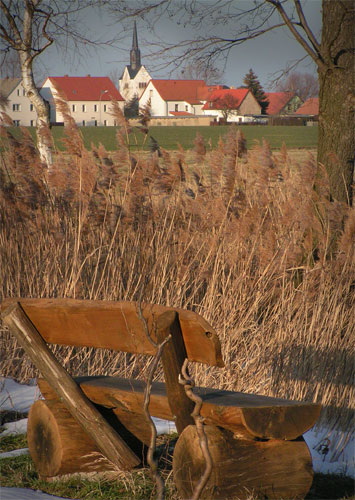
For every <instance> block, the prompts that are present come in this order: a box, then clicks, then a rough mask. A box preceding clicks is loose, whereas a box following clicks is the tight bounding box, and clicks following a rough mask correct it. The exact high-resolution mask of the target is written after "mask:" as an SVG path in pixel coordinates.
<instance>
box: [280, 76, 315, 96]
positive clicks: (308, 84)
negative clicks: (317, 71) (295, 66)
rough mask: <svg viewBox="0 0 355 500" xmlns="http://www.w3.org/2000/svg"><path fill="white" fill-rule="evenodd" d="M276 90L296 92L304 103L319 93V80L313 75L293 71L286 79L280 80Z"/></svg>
mask: <svg viewBox="0 0 355 500" xmlns="http://www.w3.org/2000/svg"><path fill="white" fill-rule="evenodd" d="M275 89H276V90H277V91H279V92H294V93H295V94H296V95H298V97H299V98H300V99H302V101H303V102H305V101H307V99H310V98H311V97H317V96H318V93H319V86H318V79H317V77H316V76H315V75H313V74H312V73H299V72H297V71H293V72H292V73H290V74H289V75H287V76H286V78H283V79H282V80H279V81H278V82H277V83H276V85H275Z"/></svg>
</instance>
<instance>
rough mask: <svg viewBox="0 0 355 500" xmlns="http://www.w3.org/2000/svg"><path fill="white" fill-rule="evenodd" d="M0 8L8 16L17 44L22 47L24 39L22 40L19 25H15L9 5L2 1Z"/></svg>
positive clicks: (0, 0)
mask: <svg viewBox="0 0 355 500" xmlns="http://www.w3.org/2000/svg"><path fill="white" fill-rule="evenodd" d="M0 8H1V10H2V11H3V13H4V14H5V16H6V19H7V22H8V23H9V26H10V27H11V29H12V30H13V32H14V34H15V38H16V44H17V45H21V44H22V38H21V33H20V30H19V29H18V27H17V24H16V23H15V20H14V18H13V16H12V15H11V13H10V10H9V9H8V7H7V5H6V4H5V2H4V1H3V0H0Z"/></svg>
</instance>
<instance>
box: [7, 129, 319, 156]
mask: <svg viewBox="0 0 355 500" xmlns="http://www.w3.org/2000/svg"><path fill="white" fill-rule="evenodd" d="M238 128H239V129H240V130H241V131H242V132H243V134H244V135H245V137H246V139H247V146H248V148H251V147H252V145H253V143H254V142H255V141H261V140H262V139H263V138H265V139H266V140H267V141H268V142H269V143H270V146H271V148H272V149H279V148H281V146H282V143H283V142H285V144H286V146H287V148H288V149H298V148H302V149H316V147H317V139H318V127H317V126H314V127H301V126H263V125H240V126H239V127H238ZM29 130H30V132H31V134H32V135H33V136H34V135H35V129H34V128H29ZM80 130H81V133H82V135H83V138H84V144H85V147H86V148H88V149H90V148H91V144H95V145H96V146H98V145H99V143H102V144H103V145H104V146H105V148H106V149H107V150H108V151H113V150H115V149H116V148H117V142H116V131H117V128H116V127H80ZM149 130H150V135H152V136H153V137H154V139H155V140H156V141H157V142H158V144H159V145H160V146H161V147H163V148H164V149H168V150H176V149H178V146H179V144H180V145H181V146H182V147H183V148H184V149H191V148H193V146H194V139H195V137H196V134H197V133H199V134H200V135H201V136H202V137H203V138H204V140H205V143H206V145H207V144H209V145H210V146H211V147H212V148H215V147H216V145H217V143H218V140H219V138H220V137H222V138H224V137H225V136H226V134H228V133H229V132H230V130H231V127H230V126H216V127H150V129H149ZM11 131H12V133H13V134H14V135H15V136H17V137H18V136H19V134H20V129H18V128H16V127H15V128H13V129H12V130H11ZM52 134H53V137H54V140H55V142H56V145H57V147H58V148H59V149H62V144H61V139H62V137H63V135H64V127H53V128H52ZM129 142H130V146H131V148H132V150H133V151H134V150H136V149H141V147H142V145H143V142H144V135H143V134H142V133H141V132H140V131H139V130H137V129H134V130H133V131H132V133H131V134H130V136H129ZM148 146H149V141H146V144H145V148H146V149H148Z"/></svg>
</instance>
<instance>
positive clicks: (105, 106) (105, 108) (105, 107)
mask: <svg viewBox="0 0 355 500" xmlns="http://www.w3.org/2000/svg"><path fill="white" fill-rule="evenodd" d="M106 111H107V104H104V112H105V113H106Z"/></svg>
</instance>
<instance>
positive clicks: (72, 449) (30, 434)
mask: <svg viewBox="0 0 355 500" xmlns="http://www.w3.org/2000/svg"><path fill="white" fill-rule="evenodd" d="M27 440H28V447H29V451H30V454H31V457H32V459H33V461H34V463H35V465H36V468H37V470H38V473H39V474H40V476H42V477H53V476H59V475H63V474H71V473H74V472H93V471H107V470H114V469H115V467H114V465H113V464H112V463H111V462H110V461H109V460H107V458H105V457H104V456H103V455H102V453H101V452H100V450H99V449H98V448H97V446H96V445H95V443H94V442H93V441H92V439H90V437H89V436H88V435H87V434H85V433H84V432H83V430H82V429H81V427H80V426H79V425H78V424H77V422H76V421H75V420H74V419H73V418H72V416H71V414H70V412H69V411H68V410H67V409H66V408H65V407H64V406H60V405H58V404H57V403H55V402H51V401H41V400H40V401H36V402H35V403H34V404H33V405H32V407H31V409H30V413H29V416H28V428H27Z"/></svg>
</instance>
